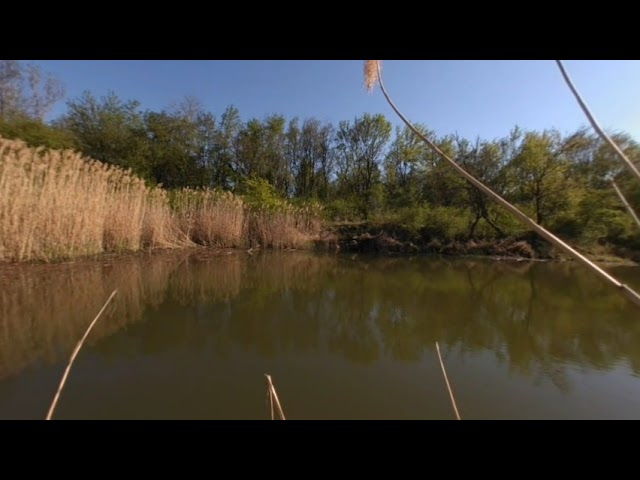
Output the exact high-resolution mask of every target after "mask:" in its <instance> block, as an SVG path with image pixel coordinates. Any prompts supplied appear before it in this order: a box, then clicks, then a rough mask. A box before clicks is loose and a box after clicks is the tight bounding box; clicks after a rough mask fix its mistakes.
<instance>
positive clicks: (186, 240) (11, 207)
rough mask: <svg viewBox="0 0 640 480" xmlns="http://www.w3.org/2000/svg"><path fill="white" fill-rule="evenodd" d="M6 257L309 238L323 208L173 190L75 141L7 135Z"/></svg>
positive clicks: (1, 163) (3, 156) (299, 242)
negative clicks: (30, 142)
mask: <svg viewBox="0 0 640 480" xmlns="http://www.w3.org/2000/svg"><path fill="white" fill-rule="evenodd" d="M0 192H1V193H2V194H1V195H0V261H4V262H7V261H9V262H16V261H17V262H20V261H33V260H41V261H52V260H59V259H68V258H74V257H79V256H86V255H96V254H101V253H107V252H127V251H138V250H141V249H158V248H184V247H192V246H196V245H206V246H213V247H219V248H248V247H254V248H256V247H264V248H303V247H306V246H311V245H313V242H314V240H316V239H317V238H319V233H320V231H321V229H322V221H321V217H320V213H321V212H320V210H319V209H318V208H312V207H294V206H292V205H290V204H288V203H286V202H282V203H280V204H278V205H270V206H269V207H268V208H266V207H265V208H258V207H253V206H251V205H248V204H246V203H245V201H244V200H243V199H242V198H241V197H239V196H236V195H234V194H232V193H230V192H221V191H217V190H209V189H182V190H175V191H166V190H164V189H162V188H159V187H150V186H148V185H147V184H145V182H144V181H143V180H141V179H140V178H138V177H136V176H135V175H132V174H131V172H130V171H128V170H123V169H120V168H117V167H114V166H113V165H106V164H104V163H101V162H98V161H95V160H91V159H88V158H85V157H83V156H81V155H80V154H78V153H76V152H73V151H70V150H47V149H42V148H30V147H28V146H27V145H26V144H25V143H23V142H21V141H17V140H6V139H3V138H1V137H0Z"/></svg>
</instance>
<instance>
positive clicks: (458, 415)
mask: <svg viewBox="0 0 640 480" xmlns="http://www.w3.org/2000/svg"><path fill="white" fill-rule="evenodd" d="M436 350H437V351H438V358H439V359H440V366H441V367H442V373H443V374H444V381H445V382H446V383H447V390H449V397H451V405H453V411H454V412H456V418H457V419H458V420H460V414H459V413H458V407H457V406H456V399H455V398H453V391H452V390H451V385H449V378H448V377H447V371H446V370H445V369H444V362H443V361H442V355H440V345H438V342H436Z"/></svg>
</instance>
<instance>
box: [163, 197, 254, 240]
mask: <svg viewBox="0 0 640 480" xmlns="http://www.w3.org/2000/svg"><path fill="white" fill-rule="evenodd" d="M171 197H172V198H171V204H172V206H173V209H174V210H175V213H176V219H177V222H178V225H179V229H180V231H182V232H183V233H184V234H185V235H186V236H188V237H189V238H190V239H191V240H192V241H194V242H195V243H197V244H199V245H207V246H211V247H219V248H235V247H240V246H243V245H244V243H246V242H245V239H244V221H245V205H244V202H243V201H242V199H241V198H240V197H238V196H236V195H234V194H233V193H231V192H223V191H218V190H211V189H190V188H185V189H182V190H178V191H175V192H172V194H171Z"/></svg>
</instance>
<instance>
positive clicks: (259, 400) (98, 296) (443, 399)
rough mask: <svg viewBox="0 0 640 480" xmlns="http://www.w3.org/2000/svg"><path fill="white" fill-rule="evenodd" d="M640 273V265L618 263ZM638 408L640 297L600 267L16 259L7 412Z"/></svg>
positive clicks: (417, 413) (169, 414)
mask: <svg viewBox="0 0 640 480" xmlns="http://www.w3.org/2000/svg"><path fill="white" fill-rule="evenodd" d="M609 270H610V271H613V272H614V273H615V274H616V275H618V276H620V277H622V278H624V279H625V281H627V282H629V283H630V284H632V285H634V286H635V287H640V268H633V267H626V268H622V267H619V268H615V269H609ZM114 288H118V289H119V292H120V293H119V295H118V296H117V297H116V300H117V301H115V302H114V303H113V304H112V305H111V306H110V307H109V309H108V310H107V312H106V314H105V315H104V316H103V317H102V318H101V319H100V321H99V323H98V324H97V325H96V327H95V329H94V330H93V331H92V332H91V335H90V337H89V339H88V341H87V343H85V345H84V347H83V349H82V351H81V352H80V355H79V356H78V358H77V360H76V362H75V365H74V367H73V370H72V371H71V375H70V377H69V380H68V382H67V385H66V387H65V390H64V391H63V393H62V396H61V399H60V402H59V404H58V409H57V411H56V415H55V418H60V419H70V418H96V419H112V418H118V419H120V418H124V419H127V418H136V419H137V418H139V419H146V418H158V419H173V418H176V419H177V418H194V419H266V418H267V415H268V414H267V411H266V408H265V387H264V374H265V373H269V374H271V375H272V377H273V380H274V383H275V386H276V389H277V391H278V395H279V397H280V400H281V402H282V405H283V408H284V411H285V413H286V415H287V417H288V418H290V419H452V418H453V411H452V409H451V405H450V401H449V397H448V394H447V390H446V386H445V383H444V380H443V377H442V372H441V370H440V365H439V362H438V357H437V354H436V351H435V344H434V342H435V341H438V342H439V343H440V348H441V349H442V351H443V355H444V362H445V364H446V367H447V372H448V374H449V378H450V380H451V383H452V386H453V389H454V392H455V395H456V398H457V401H458V408H459V410H460V413H461V415H462V417H463V418H466V419H501V418H519V419H533V418H550V419H551V418H587V419H591V418H640V311H639V310H638V309H637V308H636V307H633V306H632V305H630V304H629V303H628V302H627V301H626V300H625V299H624V298H623V297H622V296H619V295H617V294H616V293H615V292H611V291H610V290H609V289H608V288H607V287H606V286H605V285H603V284H602V283H601V282H600V281H599V280H597V279H596V278H595V277H593V275H591V274H590V273H589V272H587V271H586V270H584V269H582V268H581V267H579V266H576V265H569V264H529V263H524V262H522V263H512V262H509V263H507V262H492V261H488V260H486V261H485V260H464V259H439V258H436V259H434V258H424V257H422V258H367V257H350V256H346V255H342V256H329V255H326V256H325V255H314V254H308V253H299V252H283V253H264V254H258V255H254V256H249V255H247V254H246V253H244V252H240V253H238V252H236V253H233V254H229V255H227V254H224V255H213V254H212V253H197V254H193V253H187V252H180V253H171V254H154V255H147V256H143V257H135V258H121V259H116V260H104V261H99V262H83V263H74V264H65V265H37V266H23V267H9V266H4V267H0V418H4V419H6V418H43V417H44V416H45V414H46V412H47V409H48V407H49V404H50V402H51V400H52V397H53V395H54V393H55V390H56V388H57V384H58V382H59V381H60V378H61V375H62V373H63V371H64V368H65V366H66V362H67V359H68V357H69V355H70V353H71V351H72V350H73V347H74V346H75V344H76V342H77V341H78V340H79V338H80V337H81V336H82V334H83V333H84V330H85V328H86V327H87V325H88V324H89V322H90V321H91V320H92V319H93V317H94V316H95V315H96V313H97V311H98V310H99V309H100V307H101V306H102V304H103V303H104V302H105V300H106V299H107V298H108V296H109V294H110V293H111V291H112V290H113V289H114Z"/></svg>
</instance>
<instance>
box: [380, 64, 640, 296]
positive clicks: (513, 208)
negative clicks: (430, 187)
mask: <svg viewBox="0 0 640 480" xmlns="http://www.w3.org/2000/svg"><path fill="white" fill-rule="evenodd" d="M375 62H376V66H377V77H378V83H379V84H380V89H381V90H382V93H383V94H384V97H385V98H386V99H387V102H388V103H389V105H390V106H391V108H392V109H393V111H394V112H396V114H397V115H398V117H400V119H401V120H402V121H403V122H404V124H405V125H406V126H407V127H409V129H410V130H411V131H412V132H413V133H414V134H416V135H417V136H418V138H420V139H421V140H422V141H423V142H425V143H426V144H427V146H428V147H429V148H430V149H431V150H433V151H434V152H435V153H437V154H438V155H439V156H440V157H441V158H442V159H443V160H445V161H446V162H447V163H449V165H451V166H452V167H453V168H454V169H455V170H456V171H457V172H458V173H459V174H460V175H462V176H463V177H464V178H465V179H466V180H467V181H468V182H470V183H471V184H472V185H474V186H475V187H477V188H478V189H479V190H480V191H482V192H484V193H485V194H487V195H488V196H489V197H491V198H492V199H493V200H495V201H496V202H497V203H499V204H500V205H502V206H503V207H504V208H505V209H507V210H508V211H509V212H510V213H512V214H513V216H515V217H516V218H517V219H518V220H520V222H521V223H523V224H524V225H525V226H527V227H529V228H531V229H532V230H533V231H535V232H536V233H537V234H538V235H540V236H541V237H542V238H544V239H545V240H547V241H548V242H550V243H551V244H553V245H555V246H556V247H558V248H559V249H560V250H562V251H564V252H565V253H567V254H568V255H570V256H571V257H572V258H574V259H575V260H577V261H578V262H579V263H581V264H582V265H584V266H585V267H587V268H588V269H589V270H591V271H593V272H594V273H595V274H596V275H598V276H599V277H600V278H601V279H603V280H604V281H605V282H607V283H608V284H610V285H612V286H613V287H616V288H617V289H618V290H621V291H622V292H623V293H624V294H625V296H626V297H627V298H628V299H629V300H630V301H632V302H633V303H634V304H636V305H637V306H639V307H640V295H638V293H637V292H635V291H634V290H633V289H631V288H629V287H628V286H627V285H625V284H624V283H621V282H620V281H618V280H617V279H616V278H614V277H613V276H611V275H609V274H608V273H607V272H605V271H604V270H603V269H601V268H600V267H598V266H597V265H596V264H595V263H593V262H592V261H591V260H589V259H588V258H587V257H585V256H584V255H582V254H581V253H579V252H578V251H576V250H575V249H573V248H572V247H571V246H569V245H568V244H567V243H565V242H564V241H562V240H560V239H559V238H558V237H556V236H555V235H554V234H553V233H551V232H549V231H548V230H547V229H545V228H544V227H542V226H541V225H538V224H537V223H536V222H534V221H533V220H532V219H530V218H529V217H527V216H526V215H525V214H524V213H522V212H521V211H520V210H519V209H518V208H517V207H516V206H514V205H512V204H511V203H509V202H508V201H507V200H505V199H504V198H502V197H501V196H500V195H498V194H497V193H496V192H494V191H493V190H491V189H490V188H489V187H487V186H486V185H485V184H484V183H482V182H481V181H480V180H478V179H476V178H475V177H474V176H473V175H471V174H470V173H468V172H467V171H466V170H465V169H463V168H462V167H461V166H460V165H458V164H457V163H456V162H455V161H454V160H453V159H451V158H450V157H449V156H448V155H447V154H446V153H444V152H443V151H442V150H440V149H439V148H438V146H437V145H436V144H435V143H433V142H432V141H431V140H429V138H427V137H426V136H425V135H423V134H422V133H421V132H420V131H419V130H418V129H416V127H414V126H413V124H412V123H411V122H410V121H409V120H408V119H407V118H406V117H405V116H404V115H403V114H402V113H401V112H400V110H398V107H396V105H395V104H394V103H393V100H391V98H390V97H389V94H388V93H387V90H386V88H385V87H384V83H383V82H382V71H381V69H380V62H379V61H375Z"/></svg>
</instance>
